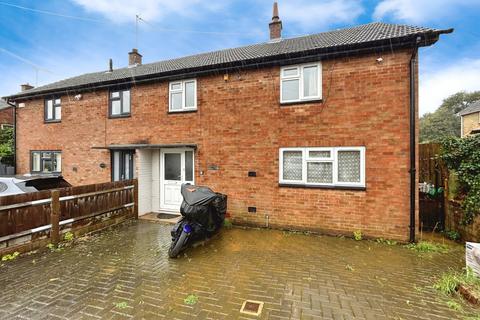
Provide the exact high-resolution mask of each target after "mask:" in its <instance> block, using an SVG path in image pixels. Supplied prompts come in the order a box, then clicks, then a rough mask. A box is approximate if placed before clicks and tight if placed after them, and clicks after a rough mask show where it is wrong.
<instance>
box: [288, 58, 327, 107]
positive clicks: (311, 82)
mask: <svg viewBox="0 0 480 320" xmlns="http://www.w3.org/2000/svg"><path fill="white" fill-rule="evenodd" d="M321 98H322V65H321V63H314V64H304V65H299V66H288V67H283V68H281V69H280V103H291V102H302V101H311V100H319V99H321Z"/></svg>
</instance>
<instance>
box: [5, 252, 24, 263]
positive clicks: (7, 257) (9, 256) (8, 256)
mask: <svg viewBox="0 0 480 320" xmlns="http://www.w3.org/2000/svg"><path fill="white" fill-rule="evenodd" d="M19 255H20V252H18V251H15V252H14V253H11V254H6V255H4V256H3V257H2V261H11V260H15V259H16V258H17V257H18V256H19Z"/></svg>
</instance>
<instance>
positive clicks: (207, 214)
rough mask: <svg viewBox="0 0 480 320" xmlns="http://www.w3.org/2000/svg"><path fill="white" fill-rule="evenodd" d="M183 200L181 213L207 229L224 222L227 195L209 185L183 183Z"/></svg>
mask: <svg viewBox="0 0 480 320" xmlns="http://www.w3.org/2000/svg"><path fill="white" fill-rule="evenodd" d="M181 193H182V196H183V202H182V205H181V206H180V213H181V214H182V215H183V216H184V217H186V218H188V219H191V220H193V221H196V222H198V223H200V224H202V225H203V226H204V227H206V228H207V229H215V228H217V227H218V226H219V225H221V224H223V219H224V218H225V213H226V211H227V196H226V195H223V194H220V193H216V192H214V191H212V190H211V189H210V188H208V187H201V186H192V185H188V184H185V185H182V189H181Z"/></svg>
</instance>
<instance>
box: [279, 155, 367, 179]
mask: <svg viewBox="0 0 480 320" xmlns="http://www.w3.org/2000/svg"><path fill="white" fill-rule="evenodd" d="M285 151H301V152H302V180H301V181H300V180H286V179H283V153H284V152H285ZM310 151H330V157H329V158H310V157H309V152H310ZM339 151H359V152H360V182H339V181H338V152H339ZM309 162H332V175H333V177H332V183H312V182H307V163H309ZM279 183H280V184H293V185H300V186H302V185H303V186H325V187H352V188H365V147H307V148H280V150H279Z"/></svg>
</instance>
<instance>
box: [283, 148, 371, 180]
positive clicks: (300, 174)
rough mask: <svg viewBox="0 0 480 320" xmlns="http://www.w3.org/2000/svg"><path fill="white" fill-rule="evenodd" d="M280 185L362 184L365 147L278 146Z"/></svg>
mask: <svg viewBox="0 0 480 320" xmlns="http://www.w3.org/2000/svg"><path fill="white" fill-rule="evenodd" d="M279 172H280V177H279V182H280V184H295V185H305V186H332V187H336V186H339V187H365V147H338V148H282V149H280V168H279Z"/></svg>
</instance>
